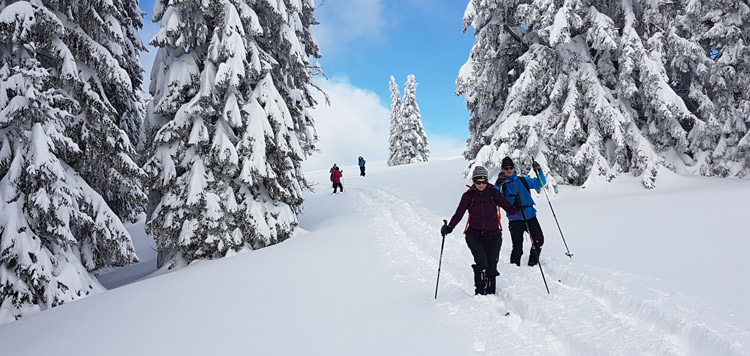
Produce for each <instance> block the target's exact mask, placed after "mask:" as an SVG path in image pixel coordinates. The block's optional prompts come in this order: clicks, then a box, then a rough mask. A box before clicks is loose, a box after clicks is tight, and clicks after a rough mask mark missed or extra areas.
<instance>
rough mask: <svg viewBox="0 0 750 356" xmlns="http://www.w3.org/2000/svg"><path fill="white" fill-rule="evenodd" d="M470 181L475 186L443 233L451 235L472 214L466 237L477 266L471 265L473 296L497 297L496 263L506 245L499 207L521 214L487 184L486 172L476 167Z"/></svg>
mask: <svg viewBox="0 0 750 356" xmlns="http://www.w3.org/2000/svg"><path fill="white" fill-rule="evenodd" d="M471 179H472V181H473V182H474V184H473V185H472V186H471V187H470V188H469V190H467V191H466V192H465V193H464V194H463V195H462V196H461V201H460V202H459V203H458V208H456V212H455V214H453V217H452V218H451V221H450V222H449V223H448V224H446V225H443V227H442V228H441V229H440V233H441V234H443V235H447V234H450V233H451V232H452V231H453V228H455V227H456V225H457V224H458V223H459V222H460V221H461V219H463V217H464V213H465V212H466V211H467V210H468V211H469V219H468V220H469V221H468V222H467V225H466V229H465V230H464V234H466V244H467V245H468V246H469V250H471V254H472V255H473V256H474V264H473V265H471V267H472V269H473V270H474V287H475V289H474V294H495V278H496V277H497V276H498V274H499V273H498V272H497V262H498V259H499V256H500V246H501V245H502V243H503V238H502V231H501V230H500V225H499V221H498V214H497V213H498V211H497V207H498V206H499V207H501V208H503V210H505V211H506V212H508V213H518V212H520V210H519V208H516V207H514V206H513V205H511V203H509V202H508V200H506V199H505V197H503V194H502V193H500V191H499V190H497V189H495V187H494V186H493V185H492V184H489V183H488V182H487V169H486V168H484V167H482V166H476V167H474V172H473V173H472V175H471Z"/></svg>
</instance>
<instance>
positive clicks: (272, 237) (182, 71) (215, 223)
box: [146, 0, 320, 265]
mask: <svg viewBox="0 0 750 356" xmlns="http://www.w3.org/2000/svg"><path fill="white" fill-rule="evenodd" d="M312 11H313V4H312V2H311V1H307V0H305V1H291V2H290V1H257V2H245V1H209V2H204V3H184V2H183V3H171V2H170V3H167V2H166V1H157V2H156V4H155V5H154V20H155V21H161V23H162V27H161V30H160V31H159V33H158V34H157V35H156V36H155V37H154V39H153V40H152V42H151V43H152V44H153V45H154V46H156V47H159V51H158V54H157V58H156V63H155V65H154V69H153V72H152V79H153V80H152V85H151V88H150V91H151V94H152V95H153V98H154V100H153V101H152V103H151V105H150V106H149V109H148V111H149V112H148V118H147V123H146V124H147V128H146V131H147V132H148V133H149V135H153V137H154V138H153V145H152V147H151V148H150V152H152V157H151V159H150V160H149V161H148V162H147V164H146V169H147V171H148V172H149V173H150V174H151V180H150V183H151V184H150V187H151V204H150V208H149V220H148V223H147V231H148V232H149V233H150V234H152V235H153V236H154V238H155V240H156V242H157V245H158V248H159V250H160V255H161V256H160V265H161V264H163V263H172V262H178V261H180V260H181V259H184V260H186V261H188V262H189V261H192V260H195V259H202V258H218V257H223V256H225V255H226V254H228V253H230V252H232V251H237V250H239V249H241V248H244V247H247V248H261V247H264V246H268V245H271V244H275V243H277V242H280V241H283V240H285V239H287V238H289V237H290V236H291V233H292V231H293V229H294V228H295V227H296V226H297V224H298V222H297V214H298V213H299V212H300V209H301V204H302V189H304V188H306V187H307V182H306V180H305V178H304V176H303V174H302V172H301V161H302V159H303V158H305V157H306V156H307V155H308V154H309V153H310V152H311V151H312V150H313V149H314V142H315V140H317V136H316V133H315V130H314V127H313V119H312V117H311V116H310V114H309V112H308V108H310V107H312V106H313V105H314V104H315V102H314V100H313V99H312V95H311V91H312V90H314V89H315V88H314V87H313V84H312V82H311V74H310V67H311V66H310V64H309V62H308V58H310V57H319V56H320V54H319V52H318V48H317V45H316V44H315V40H314V38H313V37H312V35H311V34H310V28H309V27H310V26H311V25H314V24H316V23H317V22H316V21H315V19H314V18H313V17H312ZM170 261H171V262H170Z"/></svg>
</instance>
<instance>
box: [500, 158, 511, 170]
mask: <svg viewBox="0 0 750 356" xmlns="http://www.w3.org/2000/svg"><path fill="white" fill-rule="evenodd" d="M500 167H501V168H502V167H515V165H514V164H513V160H512V159H510V157H508V156H505V158H503V163H501V164H500Z"/></svg>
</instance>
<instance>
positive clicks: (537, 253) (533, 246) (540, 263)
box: [516, 193, 550, 294]
mask: <svg viewBox="0 0 750 356" xmlns="http://www.w3.org/2000/svg"><path fill="white" fill-rule="evenodd" d="M516 199H521V193H516ZM523 209H524V206H523V199H521V215H523V222H524V223H526V231H528V232H529V240H531V247H532V248H533V249H534V250H536V244H535V243H534V237H533V236H531V229H530V228H529V222H528V221H527V220H526V212H525V211H523ZM536 256H537V262H536V264H537V265H539V272H541V273H542V280H543V281H544V288H547V294H550V293H549V286H547V278H544V271H543V270H542V261H541V260H539V251H536Z"/></svg>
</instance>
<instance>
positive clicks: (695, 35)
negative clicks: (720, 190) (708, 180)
mask: <svg viewBox="0 0 750 356" xmlns="http://www.w3.org/2000/svg"><path fill="white" fill-rule="evenodd" d="M748 24H750V6H749V5H748V4H747V3H746V2H742V1H727V0H717V1H702V0H691V1H689V2H687V3H686V4H685V9H684V11H681V12H680V13H679V14H678V15H677V17H676V23H675V26H673V27H672V29H671V30H670V31H669V34H668V40H667V43H668V44H669V45H668V46H666V48H667V53H668V56H669V62H668V63H667V65H666V68H667V70H668V73H669V76H670V78H671V80H672V82H673V83H675V84H674V86H676V87H677V88H678V90H677V92H678V94H680V96H681V97H682V98H683V100H685V102H686V104H688V107H689V108H690V110H691V112H693V113H694V114H695V115H696V116H697V117H698V118H700V119H701V121H700V122H699V125H700V127H699V130H696V132H695V133H694V134H693V135H691V137H690V141H691V145H692V146H693V147H692V150H693V151H694V152H695V154H694V155H692V156H691V157H687V158H688V159H689V163H690V165H691V171H693V172H695V173H698V174H702V175H718V176H740V177H744V176H747V175H748V174H750V156H748V153H749V152H750V150H748V148H750V146H749V145H750V142H746V143H745V144H744V145H742V144H741V143H740V141H741V140H742V139H743V137H748V133H750V131H749V128H750V92H749V91H748V90H747V88H748V85H750V46H748V44H747V41H748V38H750V37H748V36H750V25H748Z"/></svg>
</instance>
